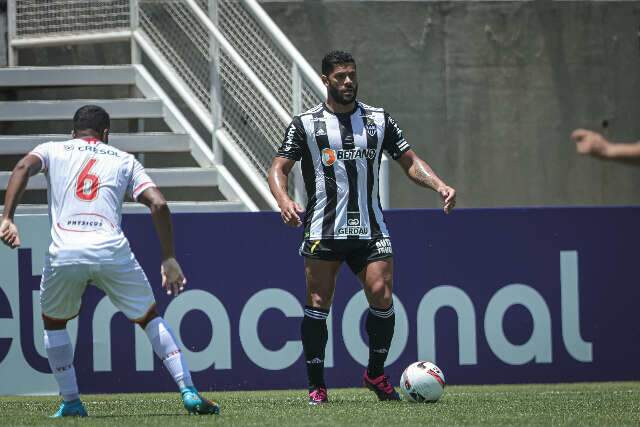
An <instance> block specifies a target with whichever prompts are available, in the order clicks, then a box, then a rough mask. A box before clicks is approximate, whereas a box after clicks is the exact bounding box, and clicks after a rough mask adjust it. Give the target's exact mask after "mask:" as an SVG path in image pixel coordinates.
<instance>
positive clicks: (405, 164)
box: [398, 150, 456, 213]
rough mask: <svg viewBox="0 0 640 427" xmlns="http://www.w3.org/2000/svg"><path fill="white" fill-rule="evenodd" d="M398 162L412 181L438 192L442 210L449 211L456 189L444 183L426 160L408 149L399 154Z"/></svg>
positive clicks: (451, 207) (453, 203)
mask: <svg viewBox="0 0 640 427" xmlns="http://www.w3.org/2000/svg"><path fill="white" fill-rule="evenodd" d="M398 163H400V165H401V166H402V169H404V172H405V173H406V174H407V176H408V177H409V178H410V179H411V180H412V181H413V182H415V183H416V184H418V185H420V186H422V187H425V188H430V189H432V190H434V191H436V192H437V193H438V194H440V196H441V197H442V200H443V202H444V212H445V213H449V212H451V210H452V209H453V208H454V206H455V205H456V190H454V189H453V188H452V187H449V186H448V185H447V184H445V183H444V181H442V180H441V179H440V178H439V177H438V175H436V174H435V172H434V171H433V170H432V169H431V167H430V166H429V165H428V164H427V162H425V161H424V160H422V159H421V158H420V157H418V155H417V154H416V153H415V152H414V151H413V150H409V151H407V152H405V153H404V154H403V155H402V156H400V158H399V159H398Z"/></svg>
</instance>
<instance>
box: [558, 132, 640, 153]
mask: <svg viewBox="0 0 640 427" xmlns="http://www.w3.org/2000/svg"><path fill="white" fill-rule="evenodd" d="M571 139H572V140H573V141H574V142H575V143H576V151H577V152H578V153H580V154H589V155H591V156H594V157H600V158H603V159H612V160H640V141H638V142H634V143H611V142H609V141H608V140H607V139H606V138H605V137H603V136H602V135H601V134H599V133H598V132H593V131H590V130H587V129H576V130H574V131H573V132H572V133H571Z"/></svg>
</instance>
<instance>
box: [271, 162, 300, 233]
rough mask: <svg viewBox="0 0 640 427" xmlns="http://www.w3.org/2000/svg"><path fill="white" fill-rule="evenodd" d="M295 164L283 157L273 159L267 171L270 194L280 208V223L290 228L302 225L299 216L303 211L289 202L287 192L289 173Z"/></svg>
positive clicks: (293, 202)
mask: <svg viewBox="0 0 640 427" xmlns="http://www.w3.org/2000/svg"><path fill="white" fill-rule="evenodd" d="M295 164H296V162H295V161H294V160H290V159H286V158H284V157H276V158H274V159H273V163H271V168H270V169H269V176H268V181H269V189H271V194H273V197H274V198H275V199H276V202H277V203H278V207H279V208H280V216H281V217H282V221H283V222H284V223H285V224H287V225H289V226H291V227H300V225H302V221H301V220H300V214H301V213H302V212H304V209H302V208H301V207H300V205H299V204H297V203H296V202H295V201H293V200H291V197H289V192H288V183H289V173H290V172H291V169H292V168H293V166H294V165H295Z"/></svg>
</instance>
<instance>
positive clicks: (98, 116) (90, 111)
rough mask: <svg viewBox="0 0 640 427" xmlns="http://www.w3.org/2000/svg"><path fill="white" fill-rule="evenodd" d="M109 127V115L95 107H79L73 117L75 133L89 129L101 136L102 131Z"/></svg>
mask: <svg viewBox="0 0 640 427" xmlns="http://www.w3.org/2000/svg"><path fill="white" fill-rule="evenodd" d="M110 126H111V119H110V118H109V113H107V112H106V111H105V110H104V108H102V107H99V106H97V105H85V106H83V107H80V108H78V111H76V113H75V114H74V115H73V130H74V131H76V132H77V131H81V130H87V129H91V130H94V131H96V132H98V134H100V135H101V134H102V133H103V132H104V130H105V129H109V127H110Z"/></svg>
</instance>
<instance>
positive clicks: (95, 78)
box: [0, 65, 136, 87]
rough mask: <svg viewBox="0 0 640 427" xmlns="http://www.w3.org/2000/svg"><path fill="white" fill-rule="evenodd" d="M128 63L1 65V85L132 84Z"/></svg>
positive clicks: (134, 75)
mask: <svg viewBox="0 0 640 427" xmlns="http://www.w3.org/2000/svg"><path fill="white" fill-rule="evenodd" d="M135 80H136V73H135V69H134V68H133V67H132V66H130V65H112V66H100V65H91V66H64V67H9V68H0V87H40V86H100V85H133V84H135Z"/></svg>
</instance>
